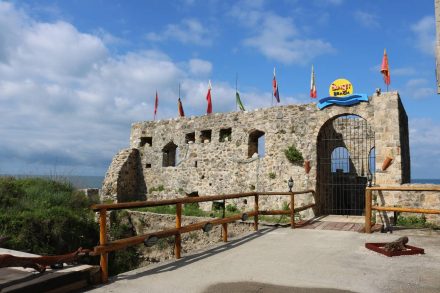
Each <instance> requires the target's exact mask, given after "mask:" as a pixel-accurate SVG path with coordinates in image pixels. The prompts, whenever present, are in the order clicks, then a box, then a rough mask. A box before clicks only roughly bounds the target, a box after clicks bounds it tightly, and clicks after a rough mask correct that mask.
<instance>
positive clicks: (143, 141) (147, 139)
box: [141, 136, 153, 147]
mask: <svg viewBox="0 0 440 293" xmlns="http://www.w3.org/2000/svg"><path fill="white" fill-rule="evenodd" d="M146 144H147V145H149V146H152V145H153V138H152V137H151V136H144V137H141V147H143V146H145V145H146Z"/></svg>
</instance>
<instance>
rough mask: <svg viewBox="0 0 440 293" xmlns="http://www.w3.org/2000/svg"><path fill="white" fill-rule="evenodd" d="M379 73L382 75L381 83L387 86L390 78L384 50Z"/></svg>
mask: <svg viewBox="0 0 440 293" xmlns="http://www.w3.org/2000/svg"><path fill="white" fill-rule="evenodd" d="M380 73H382V74H383V81H384V82H385V84H386V85H387V86H389V85H390V83H391V78H390V68H389V66H388V55H387V50H386V49H384V50H383V58H382V66H381V67H380Z"/></svg>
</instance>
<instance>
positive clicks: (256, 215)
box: [254, 194, 258, 231]
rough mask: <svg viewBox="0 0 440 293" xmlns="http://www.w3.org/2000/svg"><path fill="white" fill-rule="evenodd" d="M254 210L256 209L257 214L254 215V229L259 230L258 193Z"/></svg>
mask: <svg viewBox="0 0 440 293" xmlns="http://www.w3.org/2000/svg"><path fill="white" fill-rule="evenodd" d="M254 211H255V216H254V230H255V231H258V194H257V195H256V196H255V201H254Z"/></svg>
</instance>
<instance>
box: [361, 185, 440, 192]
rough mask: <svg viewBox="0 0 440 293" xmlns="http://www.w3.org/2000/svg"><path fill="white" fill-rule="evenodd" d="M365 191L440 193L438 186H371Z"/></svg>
mask: <svg viewBox="0 0 440 293" xmlns="http://www.w3.org/2000/svg"><path fill="white" fill-rule="evenodd" d="M433 185H434V184H433ZM367 190H377V191H440V186H371V187H367Z"/></svg>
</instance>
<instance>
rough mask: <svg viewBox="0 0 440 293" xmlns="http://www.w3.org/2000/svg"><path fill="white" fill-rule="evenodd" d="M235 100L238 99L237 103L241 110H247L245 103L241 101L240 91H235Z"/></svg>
mask: <svg viewBox="0 0 440 293" xmlns="http://www.w3.org/2000/svg"><path fill="white" fill-rule="evenodd" d="M235 100H236V102H237V105H238V107H239V108H240V110H241V111H246V110H245V109H244V106H243V103H242V102H241V99H240V94H239V93H238V91H235Z"/></svg>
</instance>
